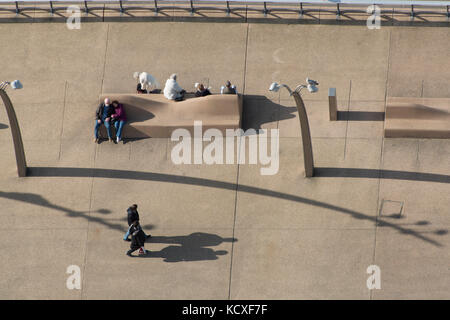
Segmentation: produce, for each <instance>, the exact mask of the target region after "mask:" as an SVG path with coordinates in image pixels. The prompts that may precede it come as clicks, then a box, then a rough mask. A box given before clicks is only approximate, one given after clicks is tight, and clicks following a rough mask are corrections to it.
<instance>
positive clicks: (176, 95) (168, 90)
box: [164, 74, 186, 101]
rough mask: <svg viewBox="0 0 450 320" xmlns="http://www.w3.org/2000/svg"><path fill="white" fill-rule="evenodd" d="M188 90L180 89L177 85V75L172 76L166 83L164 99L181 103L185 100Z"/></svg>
mask: <svg viewBox="0 0 450 320" xmlns="http://www.w3.org/2000/svg"><path fill="white" fill-rule="evenodd" d="M185 93H186V90H184V89H183V88H181V87H180V85H179V84H178V83H177V75H176V74H172V75H171V76H170V78H169V79H167V81H166V86H165V87H164V97H166V98H167V99H169V100H175V101H181V100H183V99H184V94H185Z"/></svg>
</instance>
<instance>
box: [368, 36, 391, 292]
mask: <svg viewBox="0 0 450 320" xmlns="http://www.w3.org/2000/svg"><path fill="white" fill-rule="evenodd" d="M391 40H392V30H389V47H388V66H387V70H386V82H385V87H384V112H385V116H386V105H387V90H388V83H389V71H390V63H391ZM383 129H384V128H383ZM384 142H385V140H384V134H383V136H382V137H381V155H380V164H379V170H380V171H379V172H380V175H379V177H378V194H377V212H376V217H375V228H374V231H375V235H374V240H373V254H372V264H375V263H376V253H377V232H378V218H379V215H380V209H381V206H380V191H381V180H382V176H381V175H382V174H383V171H382V170H383V165H384V152H383V151H384ZM370 300H373V290H370Z"/></svg>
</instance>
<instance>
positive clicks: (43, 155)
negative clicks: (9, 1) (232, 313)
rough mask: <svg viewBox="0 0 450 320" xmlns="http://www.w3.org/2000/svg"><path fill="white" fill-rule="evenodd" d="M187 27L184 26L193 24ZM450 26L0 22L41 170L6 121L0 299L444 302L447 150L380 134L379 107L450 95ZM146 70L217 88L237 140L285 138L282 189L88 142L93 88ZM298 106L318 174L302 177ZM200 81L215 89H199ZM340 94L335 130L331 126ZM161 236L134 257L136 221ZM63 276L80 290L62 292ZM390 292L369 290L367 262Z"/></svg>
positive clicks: (115, 85) (449, 241)
mask: <svg viewBox="0 0 450 320" xmlns="http://www.w3.org/2000/svg"><path fill="white" fill-rule="evenodd" d="M186 21H187V20H186ZM449 37H450V29H449V28H446V27H442V28H441V27H436V26H433V27H429V26H421V25H420V26H383V25H382V27H381V29H379V30H369V29H367V27H366V26H365V24H363V25H321V24H269V23H241V22H238V23H234V22H230V23H219V22H208V23H195V22H181V21H177V22H167V21H165V22H161V21H156V22H132V21H122V22H121V21H117V22H112V21H109V22H108V21H105V22H89V23H88V22H86V23H83V22H82V24H81V29H80V30H69V29H67V27H66V25H65V24H64V23H62V22H54V23H46V22H40V23H28V22H24V23H3V24H0V42H1V43H2V46H0V53H1V56H2V57H3V58H2V60H1V61H0V70H1V80H14V79H20V80H21V82H22V83H23V85H24V88H23V89H22V90H17V91H12V90H8V93H9V96H10V98H11V100H12V101H13V103H14V106H15V108H16V112H17V116H18V119H19V122H20V125H21V129H22V136H23V140H24V145H25V152H26V155H27V161H28V165H29V166H30V167H31V175H30V176H29V177H26V178H18V177H17V174H16V167H15V159H14V152H13V145H12V141H11V134H10V130H9V124H8V121H7V116H6V113H5V110H4V108H3V107H2V108H0V167H1V170H0V229H1V233H0V252H1V257H2V259H1V261H0V270H1V275H0V298H2V299H18V298H23V299H37V298H39V299H113V298H114V299H228V298H230V299H330V298H338V299H407V298H418V299H431V298H437V299H448V298H450V289H449V287H448V283H449V280H450V262H449V261H450V250H449V246H450V235H449V233H448V229H449V228H450V211H449V208H450V197H449V194H450V162H449V159H450V141H449V140H445V139H441V140H437V139H436V140H433V139H385V138H383V124H384V122H383V119H384V118H383V116H384V109H385V101H386V97H387V96H412V97H428V98H450V91H449V90H450V89H449V88H450V86H449V83H450V73H448V68H447V67H446V66H447V65H448V60H449V52H450V43H449V42H448V41H447V40H448V39H449ZM135 71H147V72H149V73H151V74H152V75H153V76H155V77H156V78H157V79H158V80H159V82H160V83H161V84H164V82H165V80H166V79H167V78H168V76H169V75H170V74H171V73H173V72H176V73H178V79H179V82H180V84H181V86H183V87H185V88H186V89H187V90H192V88H193V84H194V82H199V81H206V80H207V81H209V86H211V87H212V89H211V90H212V92H213V93H217V92H219V90H220V86H221V85H222V84H223V83H224V81H225V80H231V81H232V82H233V83H234V84H236V85H237V88H238V90H239V92H241V93H244V94H245V99H244V100H245V102H244V111H243V126H244V127H245V128H246V129H247V128H255V129H266V130H269V129H279V130H280V131H279V132H280V163H279V171H278V173H277V174H275V175H267V176H262V175H261V174H260V168H261V165H251V164H248V163H246V164H240V165H238V164H229V165H205V164H204V165H175V164H173V162H172V161H171V150H172V148H173V146H174V145H175V142H172V141H170V139H144V140H137V141H127V143H126V144H118V145H115V144H110V143H108V142H102V143H101V144H98V145H96V144H94V143H93V124H94V111H95V108H96V106H97V102H98V96H99V95H100V94H102V93H108V92H114V93H133V92H134V90H135V85H136V83H135V80H134V79H133V77H132V74H133V72H135ZM307 76H308V77H310V78H313V79H316V80H318V81H319V83H320V85H319V88H320V89H319V92H318V93H317V94H314V95H312V94H309V93H306V92H305V94H304V99H305V104H306V108H307V112H308V116H309V120H310V126H311V135H312V143H313V151H314V159H315V165H316V176H315V177H313V178H310V179H307V178H305V177H304V172H303V159H302V146H301V139H300V128H299V121H298V118H297V117H298V114H297V111H296V108H295V104H294V101H293V99H292V98H291V97H289V95H288V94H287V91H280V92H279V93H272V92H268V87H269V85H270V83H271V82H273V81H278V82H281V83H286V84H289V85H291V86H295V85H297V84H300V83H302V82H303V81H304V79H305V78H306V77H307ZM205 79H206V80H205ZM329 87H335V88H336V90H337V97H338V109H339V114H338V121H334V122H330V121H329V120H328V119H329V118H328V97H327V92H328V88H329ZM132 203H138V204H139V212H140V215H141V222H142V225H143V226H144V229H145V230H146V231H147V232H148V233H150V234H152V235H153V237H154V238H153V239H152V240H150V241H149V242H148V243H147V244H146V248H147V249H149V250H150V254H149V255H148V256H147V257H146V258H137V257H136V258H130V257H127V256H126V255H125V252H126V250H127V249H128V246H129V243H128V242H124V241H123V240H122V236H123V234H124V233H125V231H126V228H127V226H126V209H127V207H128V206H129V205H131V204H132ZM69 265H77V266H79V267H80V270H81V289H80V290H77V289H74V290H69V289H67V288H66V280H67V278H68V277H69V274H66V269H67V267H68V266H69ZM370 265H377V266H379V267H380V270H381V289H374V290H369V289H368V288H367V286H366V281H367V278H368V277H369V274H367V273H366V270H367V268H368V266H370Z"/></svg>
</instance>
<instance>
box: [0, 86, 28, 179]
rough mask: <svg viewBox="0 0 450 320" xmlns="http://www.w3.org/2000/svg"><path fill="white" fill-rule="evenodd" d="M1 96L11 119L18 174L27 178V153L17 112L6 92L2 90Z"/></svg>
mask: <svg viewBox="0 0 450 320" xmlns="http://www.w3.org/2000/svg"><path fill="white" fill-rule="evenodd" d="M0 96H1V97H2V100H3V103H4V105H5V108H6V113H7V114H8V118H9V126H10V127H11V134H12V138H13V143H14V151H15V153H16V162H17V173H18V175H19V177H26V175H27V162H26V159H25V151H24V149H23V142H22V135H21V134H20V128H19V122H18V121H17V117H16V112H15V111H14V107H13V105H12V103H11V100H10V99H9V97H8V94H7V93H6V91H5V90H2V89H0Z"/></svg>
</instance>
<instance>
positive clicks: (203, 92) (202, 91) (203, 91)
mask: <svg viewBox="0 0 450 320" xmlns="http://www.w3.org/2000/svg"><path fill="white" fill-rule="evenodd" d="M196 87H197V91H196V92H195V96H196V97H206V96H209V95H210V94H211V92H210V91H209V89H207V88H205V86H204V85H203V83H199V84H197V86H196Z"/></svg>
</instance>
